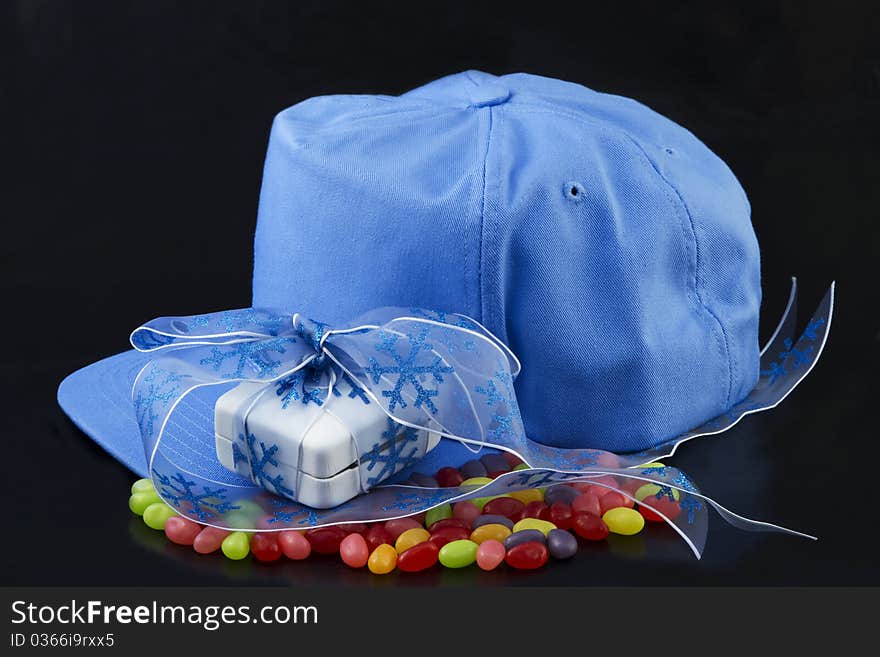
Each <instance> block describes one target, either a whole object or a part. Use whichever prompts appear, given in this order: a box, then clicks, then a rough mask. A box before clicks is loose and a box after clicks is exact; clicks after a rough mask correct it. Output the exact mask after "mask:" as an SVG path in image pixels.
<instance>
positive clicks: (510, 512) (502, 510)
mask: <svg viewBox="0 0 880 657" xmlns="http://www.w3.org/2000/svg"><path fill="white" fill-rule="evenodd" d="M525 508H526V505H525V504H523V503H522V502H520V501H519V500H518V499H516V498H513V497H496V498H495V499H494V500H489V501H488V502H486V505H485V506H484V507H483V513H485V514H486V515H491V516H504V517H505V518H513V517H514V516H516V515H517V514H518V513H522V512H523V510H524V509H525Z"/></svg>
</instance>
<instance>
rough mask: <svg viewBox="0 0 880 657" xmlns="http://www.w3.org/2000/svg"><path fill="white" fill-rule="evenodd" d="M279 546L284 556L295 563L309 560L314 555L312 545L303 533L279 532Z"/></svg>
mask: <svg viewBox="0 0 880 657" xmlns="http://www.w3.org/2000/svg"><path fill="white" fill-rule="evenodd" d="M278 545H279V546H281V551H282V552H283V553H284V556H285V557H287V558H288V559H293V560H294V561H302V560H303V559H308V558H309V555H310V554H311V553H312V544H311V543H309V540H308V539H307V538H306V537H305V535H304V534H303V533H302V532H299V531H296V530H294V529H288V530H286V531H283V532H278Z"/></svg>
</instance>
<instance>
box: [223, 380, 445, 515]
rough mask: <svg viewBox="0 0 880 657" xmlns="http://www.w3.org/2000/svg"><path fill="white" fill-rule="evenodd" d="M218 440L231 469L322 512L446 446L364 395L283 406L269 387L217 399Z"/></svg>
mask: <svg viewBox="0 0 880 657" xmlns="http://www.w3.org/2000/svg"><path fill="white" fill-rule="evenodd" d="M245 418H247V430H246V431H245V425H244V420H245ZM214 434H215V444H216V450H217V458H218V459H219V461H220V463H221V464H222V465H223V466H224V467H225V468H227V469H229V470H232V471H233V472H236V473H238V474H240V475H242V476H244V477H247V478H249V479H251V480H252V481H253V482H254V483H255V484H257V485H260V486H263V487H264V488H266V489H267V490H269V491H271V492H274V493H277V494H279V495H283V496H285V497H288V498H291V499H294V500H296V501H297V502H300V503H301V504H305V505H307V506H311V507H315V508H320V509H325V508H330V507H334V506H338V505H339V504H342V503H343V502H346V501H347V500H350V499H351V498H353V497H355V496H356V495H358V494H360V493H361V492H362V491H365V490H367V489H369V488H371V487H372V486H375V485H376V484H378V483H381V482H382V481H384V480H385V479H387V478H388V477H390V476H392V475H394V474H396V473H397V472H399V471H400V470H402V469H404V468H405V467H407V466H408V465H412V463H414V462H415V460H417V459H420V458H422V457H423V456H424V455H425V454H426V453H427V452H428V451H430V450H431V449H433V448H434V447H435V446H436V445H437V443H438V442H439V441H440V436H439V435H438V434H436V433H434V432H431V431H427V430H416V429H407V428H406V427H403V426H401V425H398V424H396V423H394V422H392V421H391V420H390V418H388V416H387V415H386V414H385V413H384V412H383V411H382V409H381V408H380V407H379V406H378V405H377V404H376V403H375V402H374V401H367V400H366V397H365V396H363V397H362V396H358V395H356V394H352V395H349V394H341V395H339V396H331V397H330V399H329V401H328V402H327V403H324V404H323V405H321V406H319V405H317V404H315V403H309V404H303V403H302V402H301V401H291V402H289V403H287V404H285V403H284V400H283V399H282V398H279V396H278V395H276V394H275V388H274V386H273V385H269V386H267V385H266V384H263V383H241V384H239V385H237V386H236V387H235V388H233V389H231V390H229V391H228V392H226V393H225V394H224V395H222V396H221V397H220V398H219V399H218V400H217V403H216V405H215V407H214Z"/></svg>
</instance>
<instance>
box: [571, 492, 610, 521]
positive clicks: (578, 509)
mask: <svg viewBox="0 0 880 657" xmlns="http://www.w3.org/2000/svg"><path fill="white" fill-rule="evenodd" d="M571 510H572V512H574V513H591V514H593V515H594V516H601V515H602V507H601V506H600V505H599V498H598V497H596V496H595V495H593V494H592V493H584V494H582V495H578V496H577V497H576V498H574V501H573V502H572V503H571Z"/></svg>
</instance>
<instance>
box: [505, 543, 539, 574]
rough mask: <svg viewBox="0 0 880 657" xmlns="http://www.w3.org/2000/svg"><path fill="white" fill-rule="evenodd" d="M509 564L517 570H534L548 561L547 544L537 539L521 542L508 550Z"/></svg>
mask: <svg viewBox="0 0 880 657" xmlns="http://www.w3.org/2000/svg"><path fill="white" fill-rule="evenodd" d="M504 561H506V562H507V565H508V566H510V567H511V568H516V569H517V570H534V569H535V568H540V567H541V566H543V565H544V564H545V563H547V546H546V545H544V544H543V543H538V542H537V541H529V542H528V543H520V544H519V545H517V546H514V547H513V548H511V549H510V550H508V551H507V556H506V557H505V558H504Z"/></svg>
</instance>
